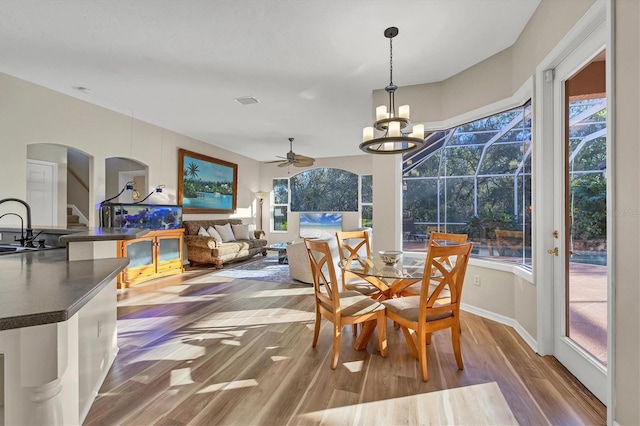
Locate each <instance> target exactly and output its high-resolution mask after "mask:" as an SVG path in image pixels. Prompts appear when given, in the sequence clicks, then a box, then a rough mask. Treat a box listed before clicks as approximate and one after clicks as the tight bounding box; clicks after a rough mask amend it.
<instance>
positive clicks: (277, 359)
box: [271, 355, 291, 362]
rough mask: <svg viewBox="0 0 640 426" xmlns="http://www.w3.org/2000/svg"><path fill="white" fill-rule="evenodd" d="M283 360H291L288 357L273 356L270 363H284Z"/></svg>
mask: <svg viewBox="0 0 640 426" xmlns="http://www.w3.org/2000/svg"><path fill="white" fill-rule="evenodd" d="M285 359H291V357H290V356H281V355H274V356H272V357H271V361H273V362H278V361H284V360H285Z"/></svg>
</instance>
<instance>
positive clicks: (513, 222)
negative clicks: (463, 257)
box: [403, 97, 606, 266]
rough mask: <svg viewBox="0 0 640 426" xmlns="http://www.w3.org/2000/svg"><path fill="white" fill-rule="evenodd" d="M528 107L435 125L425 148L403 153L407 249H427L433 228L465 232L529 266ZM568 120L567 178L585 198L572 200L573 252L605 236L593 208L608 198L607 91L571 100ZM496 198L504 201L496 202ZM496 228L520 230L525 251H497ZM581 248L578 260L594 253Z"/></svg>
mask: <svg viewBox="0 0 640 426" xmlns="http://www.w3.org/2000/svg"><path fill="white" fill-rule="evenodd" d="M531 111H532V109H531V102H530V101H528V102H527V103H525V104H524V105H523V106H521V107H517V108H513V109H510V110H507V111H504V112H501V113H498V114H494V115H492V116H490V117H485V118H483V119H480V120H476V121H474V122H470V123H467V124H463V125H461V126H458V127H455V128H451V129H448V130H443V131H433V132H431V133H429V134H427V135H426V140H427V144H426V147H425V148H423V149H422V150H421V151H418V152H413V153H409V154H405V155H404V156H403V209H404V212H403V213H404V216H405V217H404V223H405V229H404V236H405V241H404V249H405V250H408V251H423V250H425V249H426V245H425V244H424V240H426V238H427V235H428V233H429V231H431V230H440V231H444V232H463V233H467V234H469V238H470V239H471V240H473V241H474V242H475V243H476V244H475V245H476V250H475V251H476V253H475V254H474V256H478V257H490V258H491V259H493V260H501V261H510V262H514V261H515V262H517V263H522V264H523V265H526V266H530V265H531V262H532V259H531V247H530V246H531V232H532V229H531V214H532V206H531V182H532V179H531V178H532V168H531V164H532V161H531V160H532V159H531V155H532V149H533V144H532V143H531V140H532V138H531V136H532V134H531V128H532V127H531V126H532V123H531ZM568 119H569V148H570V149H569V154H568V155H569V157H568V159H567V166H568V168H569V179H570V185H571V186H572V187H575V186H578V185H583V186H585V187H586V188H587V189H586V190H583V193H584V192H585V191H586V192H587V193H586V194H583V200H584V199H586V200H587V201H583V204H582V205H579V203H578V201H576V202H575V203H574V201H573V198H572V200H570V201H571V207H570V212H569V214H570V215H571V219H572V220H571V223H572V227H571V244H572V252H574V253H577V254H580V252H579V250H577V249H576V248H574V241H575V242H577V241H578V239H579V240H580V241H582V242H584V241H585V240H589V239H590V240H591V241H587V245H588V244H589V242H594V241H595V243H596V244H597V243H598V239H601V238H604V236H606V217H604V215H603V214H602V212H601V210H602V208H599V207H596V203H599V205H605V204H606V190H605V187H606V182H605V177H604V176H605V173H604V170H605V169H606V98H597V97H596V98H593V97H591V98H588V99H572V100H571V102H570V105H569V117H568ZM542 172H544V171H542ZM465 180H466V181H467V186H466V187H463V185H461V184H460V182H463V183H464V181H465ZM589 191H590V192H589ZM571 193H572V194H573V193H574V191H572V192H571ZM505 194H507V195H509V197H508V198H510V199H511V201H510V202H505ZM500 197H502V202H496V200H498V199H499V198H500ZM594 200H595V201H594ZM605 214H606V212H605ZM585 215H586V216H588V217H586V218H585ZM594 223H595V225H594ZM495 228H498V229H506V230H513V231H517V232H522V236H523V244H522V245H523V248H522V250H518V251H514V250H510V251H509V252H507V251H505V250H502V249H501V247H500V245H498V244H497V241H496V235H495ZM511 243H517V241H511ZM586 254H590V256H583V259H585V258H592V257H593V256H594V254H593V253H586ZM582 255H584V253H583V254H582ZM596 257H597V256H596ZM600 257H602V255H600ZM583 259H572V260H577V261H584V260H583ZM601 261H602V259H595V260H593V262H596V263H597V262H601ZM605 261H606V260H605Z"/></svg>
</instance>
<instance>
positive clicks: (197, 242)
mask: <svg viewBox="0 0 640 426" xmlns="http://www.w3.org/2000/svg"><path fill="white" fill-rule="evenodd" d="M184 243H185V244H186V245H187V247H189V246H191V247H201V248H206V249H214V248H216V247H218V243H217V241H216V240H215V239H214V238H213V237H204V236H200V235H185V236H184Z"/></svg>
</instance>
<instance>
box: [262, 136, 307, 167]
mask: <svg viewBox="0 0 640 426" xmlns="http://www.w3.org/2000/svg"><path fill="white" fill-rule="evenodd" d="M277 157H278V158H282V160H276V161H267V163H266V164H269V163H280V164H278V167H287V166H295V167H310V166H313V162H314V161H316V160H315V159H314V158H311V157H306V156H304V155H300V154H296V153H295V152H293V138H289V152H287V156H286V157H280V156H277Z"/></svg>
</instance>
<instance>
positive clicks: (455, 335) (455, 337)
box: [451, 326, 464, 370]
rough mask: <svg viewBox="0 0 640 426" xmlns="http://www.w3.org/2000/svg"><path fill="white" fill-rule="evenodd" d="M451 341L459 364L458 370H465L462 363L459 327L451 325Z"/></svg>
mask: <svg viewBox="0 0 640 426" xmlns="http://www.w3.org/2000/svg"><path fill="white" fill-rule="evenodd" d="M451 343H453V354H454V355H455V356H456V364H458V370H464V365H463V364H462V352H461V351H460V333H459V332H458V330H457V327H455V326H454V327H451Z"/></svg>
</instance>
